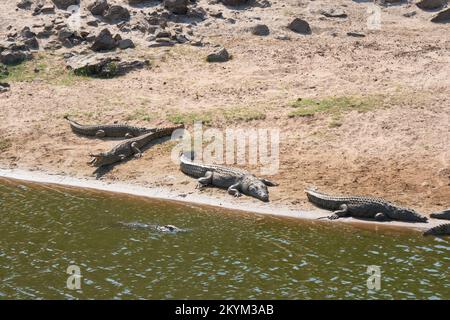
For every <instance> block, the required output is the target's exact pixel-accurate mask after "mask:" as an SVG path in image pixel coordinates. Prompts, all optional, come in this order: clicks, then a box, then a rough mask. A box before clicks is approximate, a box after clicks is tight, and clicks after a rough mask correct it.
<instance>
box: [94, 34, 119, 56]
mask: <svg viewBox="0 0 450 320" xmlns="http://www.w3.org/2000/svg"><path fill="white" fill-rule="evenodd" d="M116 47H117V43H116V40H115V39H114V38H113V36H112V34H111V32H110V31H109V29H108V28H105V29H103V30H102V31H100V33H99V34H98V35H97V37H95V40H94V43H93V44H92V47H91V49H92V50H93V51H107V50H112V49H115V48H116Z"/></svg>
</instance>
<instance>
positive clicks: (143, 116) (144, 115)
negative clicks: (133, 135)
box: [125, 109, 157, 121]
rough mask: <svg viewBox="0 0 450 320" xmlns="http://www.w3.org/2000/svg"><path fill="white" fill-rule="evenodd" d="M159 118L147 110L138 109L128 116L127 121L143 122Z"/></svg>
mask: <svg viewBox="0 0 450 320" xmlns="http://www.w3.org/2000/svg"><path fill="white" fill-rule="evenodd" d="M155 118H157V117H156V116H155V115H152V114H150V113H148V112H147V111H146V110H145V109H136V110H134V111H133V112H132V113H130V114H129V115H127V116H126V118H125V120H127V121H132V120H142V121H151V120H153V119H155Z"/></svg>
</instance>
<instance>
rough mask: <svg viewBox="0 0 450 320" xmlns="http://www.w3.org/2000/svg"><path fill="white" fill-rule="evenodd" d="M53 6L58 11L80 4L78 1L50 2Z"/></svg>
mask: <svg viewBox="0 0 450 320" xmlns="http://www.w3.org/2000/svg"><path fill="white" fill-rule="evenodd" d="M52 1H53V3H54V4H55V6H57V7H58V8H59V9H63V10H66V9H67V8H68V7H70V6H75V5H79V4H80V0H52Z"/></svg>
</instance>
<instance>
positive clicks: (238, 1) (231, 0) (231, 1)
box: [220, 0, 249, 7]
mask: <svg viewBox="0 0 450 320" xmlns="http://www.w3.org/2000/svg"><path fill="white" fill-rule="evenodd" d="M220 2H222V3H223V4H224V5H226V6H231V7H234V6H241V5H244V4H247V3H249V0H220Z"/></svg>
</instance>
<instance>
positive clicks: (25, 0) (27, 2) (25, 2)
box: [17, 0, 33, 10]
mask: <svg viewBox="0 0 450 320" xmlns="http://www.w3.org/2000/svg"><path fill="white" fill-rule="evenodd" d="M32 5H33V1H31V0H20V1H19V2H18V3H17V8H19V9H23V10H29V9H31V6H32Z"/></svg>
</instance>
